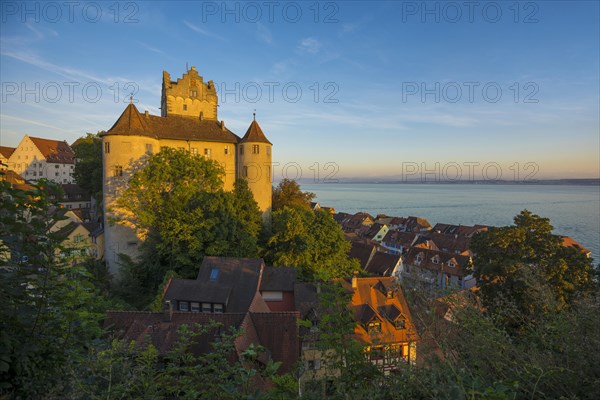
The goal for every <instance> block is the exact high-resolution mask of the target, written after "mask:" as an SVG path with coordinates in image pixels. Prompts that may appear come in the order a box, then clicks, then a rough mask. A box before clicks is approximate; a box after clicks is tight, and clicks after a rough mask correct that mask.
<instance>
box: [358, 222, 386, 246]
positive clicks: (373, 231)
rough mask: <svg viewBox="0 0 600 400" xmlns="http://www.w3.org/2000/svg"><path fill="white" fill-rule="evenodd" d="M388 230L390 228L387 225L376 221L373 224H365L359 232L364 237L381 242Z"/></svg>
mask: <svg viewBox="0 0 600 400" xmlns="http://www.w3.org/2000/svg"><path fill="white" fill-rule="evenodd" d="M365 228H366V229H365ZM388 231H389V228H388V226H387V225H385V224H380V223H378V222H376V223H374V224H373V225H371V226H367V225H363V226H362V227H361V228H359V232H360V233H358V232H357V233H358V235H359V236H361V237H363V238H366V239H369V240H373V241H375V242H378V243H379V242H381V241H382V240H383V238H384V237H385V235H386V234H387V233H388Z"/></svg>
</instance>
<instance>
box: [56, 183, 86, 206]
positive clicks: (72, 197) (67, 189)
mask: <svg viewBox="0 0 600 400" xmlns="http://www.w3.org/2000/svg"><path fill="white" fill-rule="evenodd" d="M60 186H61V187H62V189H63V191H64V196H63V199H62V201H63V202H73V201H75V202H77V201H81V202H87V201H92V196H91V195H90V194H89V193H88V192H87V191H86V190H85V189H83V188H82V187H81V186H79V185H77V184H76V183H64V184H61V185H60Z"/></svg>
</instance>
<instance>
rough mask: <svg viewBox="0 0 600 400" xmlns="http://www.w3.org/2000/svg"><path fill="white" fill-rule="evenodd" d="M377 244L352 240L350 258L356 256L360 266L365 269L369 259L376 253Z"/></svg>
mask: <svg viewBox="0 0 600 400" xmlns="http://www.w3.org/2000/svg"><path fill="white" fill-rule="evenodd" d="M375 250H376V248H375V246H374V245H372V244H365V243H360V242H352V247H350V252H349V253H348V258H356V259H358V261H359V262H360V266H361V267H362V268H363V269H365V268H366V266H367V264H368V263H369V260H371V257H372V256H373V254H374V253H375Z"/></svg>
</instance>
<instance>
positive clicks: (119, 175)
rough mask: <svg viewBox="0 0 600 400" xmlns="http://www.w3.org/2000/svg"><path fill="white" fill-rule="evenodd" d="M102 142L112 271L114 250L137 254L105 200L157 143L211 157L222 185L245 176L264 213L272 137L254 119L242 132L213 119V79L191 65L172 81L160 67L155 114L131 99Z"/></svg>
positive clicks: (107, 253) (227, 186)
mask: <svg viewBox="0 0 600 400" xmlns="http://www.w3.org/2000/svg"><path fill="white" fill-rule="evenodd" d="M102 142H103V143H102V146H103V151H102V161H103V169H104V171H103V200H104V210H105V212H104V229H105V259H106V263H107V265H108V267H109V270H110V271H111V272H112V273H117V272H118V269H119V264H118V262H119V258H118V255H119V254H120V253H123V254H126V255H129V256H131V257H135V256H137V255H138V246H139V244H140V240H139V239H138V238H137V236H136V234H135V231H134V230H133V229H132V228H131V227H128V226H124V225H119V224H116V223H114V222H112V218H113V217H114V215H113V213H112V212H111V206H112V205H113V204H114V201H115V200H116V199H117V197H118V196H119V193H120V192H121V191H122V190H123V189H124V188H125V187H126V185H127V181H128V179H129V177H130V176H131V175H132V174H133V173H134V172H135V170H136V169H137V168H139V166H140V165H143V161H144V159H145V158H146V157H147V156H148V155H151V154H153V153H155V152H158V151H160V150H161V149H162V148H166V147H170V148H176V149H185V150H187V151H189V152H190V153H192V154H194V155H198V156H202V157H207V158H210V159H213V160H215V161H217V162H218V163H220V164H221V165H222V166H223V167H224V170H225V176H224V189H225V190H232V189H233V184H234V182H235V180H236V179H247V181H248V185H249V187H250V189H251V190H252V193H253V195H254V198H255V200H256V202H257V203H258V206H259V208H260V210H261V211H262V212H263V215H264V216H265V217H266V216H268V215H269V214H270V211H271V194H272V170H271V167H272V163H271V154H272V143H271V142H269V140H268V139H267V137H266V136H265V134H264V133H263V132H262V130H261V128H260V126H259V125H258V122H256V119H254V120H253V121H252V122H251V123H250V127H249V128H248V130H247V132H246V134H245V135H244V137H242V138H240V137H239V136H237V135H236V134H235V133H233V132H232V131H230V130H229V129H227V128H226V127H225V122H224V121H219V120H218V98H217V92H216V89H215V86H214V84H213V81H208V82H204V80H203V78H202V76H200V75H199V74H198V71H197V70H196V68H195V67H191V69H188V71H187V72H186V73H185V74H183V76H182V77H181V78H179V79H177V81H171V76H170V75H169V73H168V72H166V71H163V82H162V95H161V115H160V116H157V115H151V114H149V113H148V111H146V112H144V113H141V112H139V111H138V109H137V108H136V107H135V105H134V104H133V102H132V103H130V104H129V105H128V106H127V107H126V108H125V111H123V113H122V114H121V116H120V117H119V119H118V120H117V121H116V122H115V124H114V125H113V126H112V128H110V130H108V131H107V132H106V133H104V134H103V135H102Z"/></svg>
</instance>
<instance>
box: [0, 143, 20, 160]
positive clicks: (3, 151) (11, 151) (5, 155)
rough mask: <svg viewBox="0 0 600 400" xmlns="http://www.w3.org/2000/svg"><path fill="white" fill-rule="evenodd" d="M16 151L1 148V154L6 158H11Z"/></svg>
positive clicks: (12, 148)
mask: <svg viewBox="0 0 600 400" xmlns="http://www.w3.org/2000/svg"><path fill="white" fill-rule="evenodd" d="M15 150H16V148H14V147H7V146H0V154H1V155H2V156H3V157H4V158H10V156H11V154H12V153H14V151H15Z"/></svg>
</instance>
